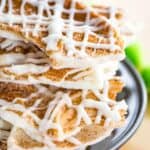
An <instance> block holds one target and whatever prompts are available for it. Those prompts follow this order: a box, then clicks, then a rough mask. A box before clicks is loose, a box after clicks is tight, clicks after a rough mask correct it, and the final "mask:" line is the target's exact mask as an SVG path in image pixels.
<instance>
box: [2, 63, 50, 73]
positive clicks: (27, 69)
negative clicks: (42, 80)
mask: <svg viewBox="0 0 150 150" xmlns="http://www.w3.org/2000/svg"><path fill="white" fill-rule="evenodd" d="M5 70H6V71H10V72H13V73H15V74H16V75H24V74H27V73H29V74H30V73H31V74H40V73H44V72H47V71H48V70H49V66H46V65H45V66H40V65H34V64H25V65H12V66H11V67H6V68H5Z"/></svg>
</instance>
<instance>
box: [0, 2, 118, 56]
mask: <svg viewBox="0 0 150 150" xmlns="http://www.w3.org/2000/svg"><path fill="white" fill-rule="evenodd" d="M52 2H54V3H55V4H54V5H50V4H49V3H52ZM27 3H28V4H30V5H33V6H35V7H37V14H35V13H33V14H30V15H26V11H27V10H25V6H26V4H27ZM65 3H66V0H44V1H41V0H34V1H33V0H32V1H30V0H22V4H21V6H20V12H21V14H20V15H18V14H15V13H13V12H14V10H13V8H12V5H13V1H12V0H9V2H8V3H7V1H5V0H2V1H1V4H0V6H1V7H0V14H1V15H0V22H4V23H8V24H9V25H13V24H15V23H18V24H22V25H23V27H22V31H23V32H24V33H25V34H26V36H28V34H29V33H32V34H33V35H34V36H38V33H39V32H42V31H48V33H49V34H48V36H47V37H43V38H42V41H43V42H44V43H45V44H46V47H47V51H57V50H58V48H57V44H58V41H60V40H61V41H62V42H63V43H64V46H65V48H66V49H67V54H68V56H74V55H77V56H78V57H82V58H83V57H85V56H88V54H87V53H86V51H85V50H86V48H87V47H90V48H94V49H95V50H94V51H96V49H101V50H103V49H108V50H111V51H113V50H120V47H119V46H118V45H117V44H115V38H114V35H113V32H112V31H111V30H112V29H110V33H109V36H108V37H107V38H106V37H105V35H103V34H97V33H96V32H97V31H99V30H103V28H105V26H106V24H109V26H110V28H111V27H112V25H111V19H110V18H105V19H104V17H97V18H93V19H91V18H90V13H91V11H93V10H92V9H91V8H90V7H88V6H86V7H85V8H84V9H81V10H79V9H76V7H75V6H76V3H77V0H72V1H71V8H70V9H65V8H64V4H65ZM6 5H8V13H6V12H4V7H5V6H6ZM51 10H52V11H53V13H51ZM44 12H46V13H47V16H44ZM93 12H94V11H93ZM62 13H67V14H69V18H68V19H64V18H62ZM77 13H80V14H81V15H82V14H83V15H84V14H86V18H85V21H77V20H75V19H74V17H75V15H76V14H77ZM94 13H95V12H94ZM111 14H113V11H112V13H111ZM101 22H105V23H104V24H105V25H104V26H102V25H99V24H100V23H101ZM31 24H32V25H33V26H34V27H33V26H32V27H31V26H30V25H31ZM75 32H77V33H84V38H83V40H82V41H76V40H74V39H73V34H74V33H75ZM62 33H66V35H63V34H62ZM89 35H93V36H95V37H97V38H98V39H99V41H101V40H102V39H108V40H109V41H110V42H109V43H107V44H106V43H101V42H100V43H99V44H98V43H92V42H89V41H88V36H89ZM76 47H80V50H78V49H77V48H76Z"/></svg>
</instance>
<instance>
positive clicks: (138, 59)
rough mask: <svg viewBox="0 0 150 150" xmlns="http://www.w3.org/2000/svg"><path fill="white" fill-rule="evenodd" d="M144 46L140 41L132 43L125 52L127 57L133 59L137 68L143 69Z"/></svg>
mask: <svg viewBox="0 0 150 150" xmlns="http://www.w3.org/2000/svg"><path fill="white" fill-rule="evenodd" d="M141 50H142V48H141V45H140V43H139V42H134V43H131V44H130V45H129V46H128V47H126V49H125V52H126V56H127V59H128V60H129V61H131V62H132V63H133V64H134V65H135V67H136V68H137V69H139V70H140V69H141V67H142V52H141Z"/></svg>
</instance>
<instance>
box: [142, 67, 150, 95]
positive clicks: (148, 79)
mask: <svg viewBox="0 0 150 150" xmlns="http://www.w3.org/2000/svg"><path fill="white" fill-rule="evenodd" d="M141 75H142V77H143V79H144V82H145V84H146V87H147V89H148V91H149V92H150V66H147V67H145V68H143V69H142V70H141Z"/></svg>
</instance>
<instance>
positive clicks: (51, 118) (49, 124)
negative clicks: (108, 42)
mask: <svg viewBox="0 0 150 150" xmlns="http://www.w3.org/2000/svg"><path fill="white" fill-rule="evenodd" d="M52 88H53V87H52ZM104 88H105V89H108V88H109V87H104ZM36 89H37V91H36V92H35V93H32V94H31V95H30V96H29V97H26V98H21V97H18V98H15V99H14V100H13V101H12V102H6V101H5V100H4V99H1V100H0V117H2V118H3V117H6V116H5V112H7V110H9V111H13V110H16V111H19V112H22V113H23V114H22V116H18V117H20V118H22V119H23V120H24V121H25V122H26V123H27V124H28V126H32V128H35V131H36V133H38V134H39V136H41V138H38V140H39V141H40V142H44V143H45V144H47V143H48V142H49V146H50V145H53V144H54V143H53V141H55V140H57V141H64V140H68V141H69V142H71V143H73V144H75V145H78V146H79V145H80V146H81V143H80V141H78V139H76V138H75V137H74V136H75V135H76V134H78V133H79V132H80V129H81V127H80V123H81V119H82V120H83V121H84V123H85V124H86V125H91V124H93V123H92V120H91V118H90V117H89V116H88V113H87V112H86V108H91V109H96V110H97V116H96V118H95V123H96V124H98V123H100V121H101V117H102V116H104V117H105V118H106V121H105V126H109V124H110V123H111V122H112V121H114V122H119V121H120V120H121V114H120V111H121V110H124V111H126V110H127V105H126V104H125V102H124V101H121V102H115V101H113V100H111V99H108V97H107V96H106V95H103V94H102V93H100V92H99V93H98V94H97V95H99V96H97V98H98V99H99V100H98V101H97V100H94V99H88V98H87V97H86V96H87V94H88V91H87V90H84V91H82V92H81V97H82V101H81V103H80V104H78V105H76V104H73V103H72V98H71V97H70V92H69V91H66V92H63V91H59V90H58V91H57V89H56V88H53V90H50V89H48V88H46V87H44V86H36ZM55 89H56V90H55ZM95 93H96V91H95ZM41 94H46V96H48V97H49V104H48V105H47V106H46V107H44V108H45V109H46V112H45V115H44V117H43V119H40V118H39V117H38V116H37V115H36V114H35V113H34V111H35V110H42V109H44V108H42V107H41V108H40V107H39V104H41V103H43V102H44V98H45V97H39V98H37V99H36V100H35V102H34V104H33V105H32V106H30V107H25V106H24V105H22V104H20V103H17V101H18V100H21V101H23V102H25V101H28V102H30V100H31V98H34V96H35V97H37V96H38V95H41ZM78 96H79V95H78V94H75V95H74V96H73V98H76V97H78ZM102 98H103V99H102ZM63 106H67V107H68V108H71V109H74V110H76V112H77V119H76V123H75V125H74V129H72V130H71V131H70V132H69V133H65V132H64V131H63V127H62V126H61V123H60V119H61V118H57V121H56V120H55V118H56V116H57V115H58V112H60V111H61V109H62V107H63ZM9 111H8V112H9ZM12 113H13V112H12ZM10 115H11V114H10ZM16 115H17V114H16ZM14 116H15V115H14ZM12 117H13V116H12ZM28 117H30V118H32V121H34V122H36V124H38V127H34V126H33V125H32V124H31V123H30V122H28V119H27V118H28ZM3 119H6V121H8V122H9V121H10V120H9V118H7V117H6V118H3ZM26 119H27V120H26ZM10 123H12V124H13V125H14V126H18V127H19V126H20V125H19V124H17V122H10ZM21 127H22V128H23V126H21ZM24 127H25V130H27V131H28V133H27V134H29V136H31V137H33V138H36V137H34V135H33V133H32V132H31V131H32V130H29V129H28V128H26V127H27V126H24ZM50 129H56V130H57V131H58V135H57V137H52V136H49V135H48V134H47V131H48V130H50ZM29 131H30V132H29ZM31 134H32V135H31ZM42 137H43V138H42ZM40 139H41V140H42V141H41V140H40ZM36 140H37V139H36ZM54 145H55V144H54Z"/></svg>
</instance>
